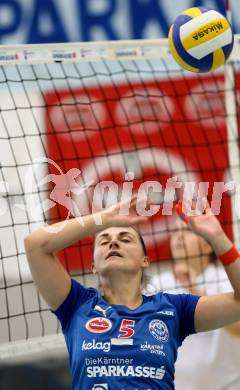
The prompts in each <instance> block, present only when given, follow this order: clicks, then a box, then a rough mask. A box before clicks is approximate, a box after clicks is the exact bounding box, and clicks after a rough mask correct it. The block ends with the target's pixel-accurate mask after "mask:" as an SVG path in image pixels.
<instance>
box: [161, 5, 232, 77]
mask: <svg viewBox="0 0 240 390" xmlns="http://www.w3.org/2000/svg"><path fill="white" fill-rule="evenodd" d="M168 39H169V45H170V50H171V53H172V55H173V57H174V59H175V60H176V61H177V62H178V64H179V65H180V66H182V67H183V68H185V69H187V70H189V71H191V72H210V71H212V70H215V69H217V68H218V67H219V66H221V65H223V64H224V63H225V61H226V60H227V58H228V57H229V56H230V54H231V51H232V48H233V39H234V35H233V31H232V27H231V25H230V23H229V22H228V20H227V19H226V18H225V16H223V15H222V14H220V13H219V12H217V11H215V10H213V9H207V8H205V7H193V8H189V9H187V10H185V11H183V12H182V13H181V14H180V15H179V16H178V17H177V18H176V19H175V21H174V23H173V24H172V26H171V28H170V30H169V35H168Z"/></svg>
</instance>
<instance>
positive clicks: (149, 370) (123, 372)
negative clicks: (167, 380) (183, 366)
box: [87, 365, 166, 380]
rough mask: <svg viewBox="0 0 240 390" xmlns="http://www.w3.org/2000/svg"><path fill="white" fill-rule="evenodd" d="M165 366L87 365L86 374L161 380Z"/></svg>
mask: <svg viewBox="0 0 240 390" xmlns="http://www.w3.org/2000/svg"><path fill="white" fill-rule="evenodd" d="M165 372H166V370H165V367H164V366H161V367H160V368H156V367H149V366H144V367H143V366H125V365H124V366H89V367H87V376H88V377H89V378H96V377H109V376H110V377H111V376H115V377H126V376H133V377H137V378H141V377H143V378H152V379H159V380H162V379H163V377H164V375H165Z"/></svg>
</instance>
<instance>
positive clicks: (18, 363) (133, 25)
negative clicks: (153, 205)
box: [0, 0, 240, 390]
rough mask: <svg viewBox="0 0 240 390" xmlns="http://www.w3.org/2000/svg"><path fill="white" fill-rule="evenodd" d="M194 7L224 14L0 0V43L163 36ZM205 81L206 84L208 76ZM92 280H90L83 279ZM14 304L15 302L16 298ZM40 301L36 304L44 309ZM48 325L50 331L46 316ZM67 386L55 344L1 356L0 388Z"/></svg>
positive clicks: (170, 1) (113, 3)
mask: <svg viewBox="0 0 240 390" xmlns="http://www.w3.org/2000/svg"><path fill="white" fill-rule="evenodd" d="M194 6H206V7H208V8H213V9H215V10H218V11H219V12H221V13H222V14H226V12H225V9H226V8H225V0H215V1H213V0H212V1H211V0H205V1H204V0H68V1H63V0H0V15H1V17H0V43H1V45H15V44H16V45H18V44H40V43H43V44H47V43H61V42H84V41H103V40H104V41H105V40H128V39H149V38H152V39H155V38H157V39H158V38H165V37H167V35H168V30H169V27H170V25H171V23H172V22H173V20H174V19H175V18H176V16H177V15H178V14H179V13H180V12H181V11H182V10H184V9H186V8H190V7H194ZM231 10H232V16H233V23H232V24H233V29H234V32H235V33H236V34H237V33H240V12H239V0H232V1H231ZM1 49H2V50H3V49H4V48H3V47H1ZM0 52H1V50H0ZM14 77H15V75H14ZM58 77H59V75H58V73H57V71H56V78H58ZM220 81H221V80H220ZM45 82H46V81H45ZM207 83H209V85H210V83H211V80H207ZM219 83H220V82H219ZM150 87H152V86H151V85H150ZM150 87H149V88H150ZM180 87H181V86H180ZM180 87H179V89H180ZM205 89H207V88H205ZM169 93H170V92H169ZM215 93H216V91H215ZM187 94H188V92H186V96H187ZM54 96H55V95H54ZM54 96H53V97H52V96H51V95H48V99H49V101H51V102H52V100H53V99H54ZM51 99H52V100H51ZM216 101H217V99H215V102H216ZM49 105H50V103H49ZM57 114H58V113H57ZM221 115H223V114H222V112H221ZM49 131H50V130H49ZM225 168H226V167H225V166H224V167H220V168H219V169H222V170H225ZM203 169H204V168H203ZM24 233H25V232H24ZM5 238H6V241H7V237H5ZM73 268H74V267H73ZM91 282H92V281H91V280H90V279H89V281H88V283H89V284H91ZM12 294H13V295H12V298H11V297H10V295H9V296H8V298H9V301H11V299H12V300H15V299H16V296H17V294H16V292H14V291H13V293H12ZM27 294H28V296H26V298H25V302H28V300H31V299H32V300H33V299H37V298H34V294H36V293H35V292H34V289H33V290H31V289H30V290H29V291H28V293H27ZM0 303H1V299H0ZM14 305H16V306H17V303H16V302H15V304H14ZM43 305H44V303H42V306H41V307H43V308H45V307H44V306H43ZM44 310H46V309H44ZM0 311H1V306H0ZM46 315H47V313H46ZM50 316H51V315H50ZM48 324H49V333H51V319H50V317H49V319H48ZM54 326H55V325H54ZM0 333H1V329H0ZM47 333H48V331H47ZM2 335H3V332H2ZM30 336H31V335H30ZM33 336H34V335H33ZM0 339H1V335H0ZM41 356H42V357H41ZM70 387H71V378H70V373H69V368H68V361H67V357H66V353H65V354H63V353H62V351H61V354H59V355H58V350H57V349H56V351H55V353H54V354H53V353H51V356H48V357H47V358H46V354H45V353H44V354H41V353H40V354H39V353H38V354H37V355H36V357H34V354H33V355H31V356H30V357H29V358H28V357H26V356H24V358H23V357H22V358H20V359H19V358H18V359H15V360H14V359H11V361H8V360H4V359H2V360H1V363H0V389H1V390H15V389H18V390H32V389H34V390H35V389H36V390H37V389H45V390H48V389H49V390H55V389H56V390H57V389H59V390H64V389H70ZM213 390H214V389H213Z"/></svg>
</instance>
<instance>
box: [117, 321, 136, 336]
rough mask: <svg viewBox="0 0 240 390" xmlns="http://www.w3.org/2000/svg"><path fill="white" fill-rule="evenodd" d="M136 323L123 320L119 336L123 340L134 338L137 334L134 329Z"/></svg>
mask: <svg viewBox="0 0 240 390" xmlns="http://www.w3.org/2000/svg"><path fill="white" fill-rule="evenodd" d="M135 322H136V321H133V320H126V319H123V320H122V323H121V326H120V329H119V333H120V334H119V335H118V337H119V338H121V339H129V338H130V337H132V336H133V335H134V333H135V330H134V329H132V328H133V327H134V326H135Z"/></svg>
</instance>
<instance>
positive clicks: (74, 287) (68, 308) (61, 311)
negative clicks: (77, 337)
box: [53, 279, 96, 330]
mask: <svg viewBox="0 0 240 390" xmlns="http://www.w3.org/2000/svg"><path fill="white" fill-rule="evenodd" d="M95 294H96V290H95V289H93V288H86V287H84V286H82V285H81V284H80V283H78V282H77V281H76V280H74V279H71V289H70V292H69V294H68V296H67V297H66V299H65V301H64V302H63V303H62V304H61V305H60V306H59V307H58V309H57V310H55V311H53V313H54V314H55V315H56V316H57V318H58V319H59V321H60V323H61V326H62V329H63V330H64V329H65V328H66V327H67V326H68V325H69V324H70V322H71V318H72V316H73V314H74V312H75V311H76V309H77V308H79V307H80V306H81V305H82V304H84V303H85V302H86V301H87V300H88V299H90V298H91V297H92V296H93V295H95Z"/></svg>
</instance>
